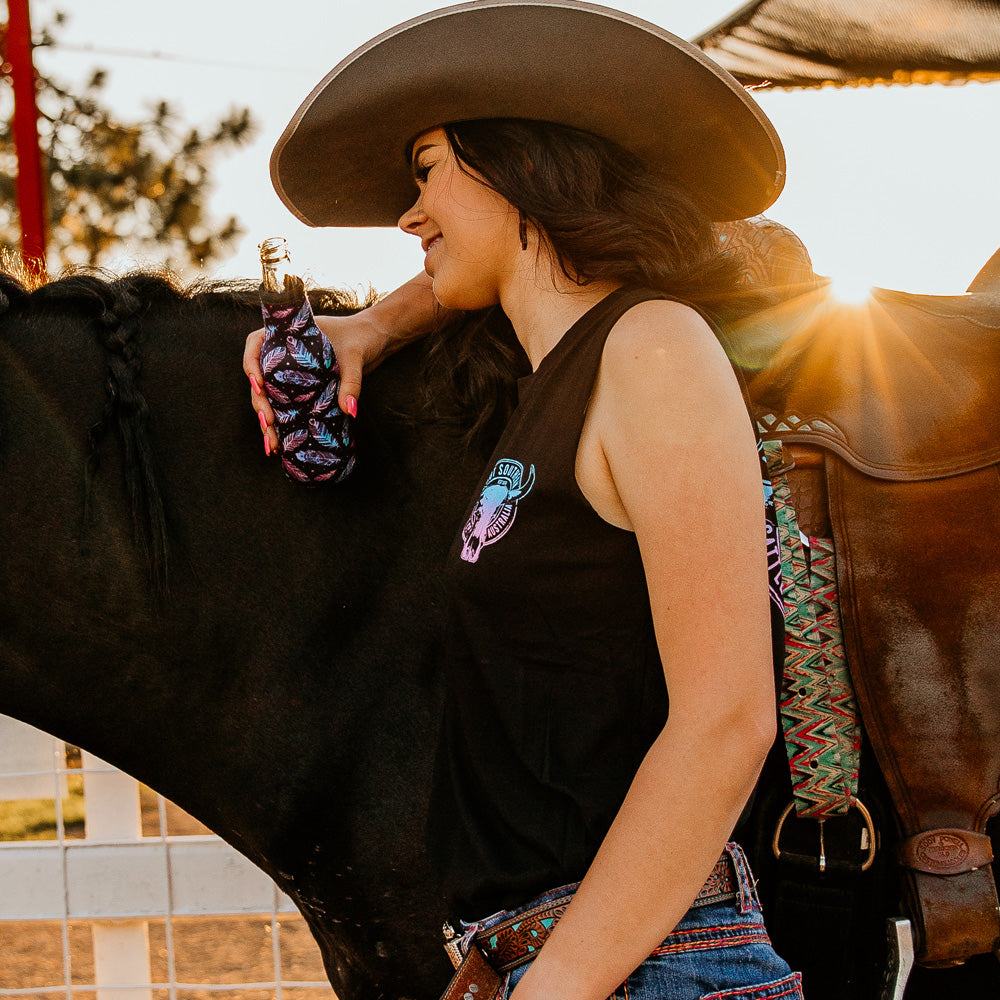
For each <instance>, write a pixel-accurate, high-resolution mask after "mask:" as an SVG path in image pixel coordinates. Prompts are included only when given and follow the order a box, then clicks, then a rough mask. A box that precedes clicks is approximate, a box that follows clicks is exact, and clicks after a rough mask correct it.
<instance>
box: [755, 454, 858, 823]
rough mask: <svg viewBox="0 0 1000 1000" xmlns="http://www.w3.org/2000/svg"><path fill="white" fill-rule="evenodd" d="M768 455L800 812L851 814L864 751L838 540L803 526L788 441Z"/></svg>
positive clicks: (791, 754) (784, 692)
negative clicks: (843, 612) (809, 534)
mask: <svg viewBox="0 0 1000 1000" xmlns="http://www.w3.org/2000/svg"><path fill="white" fill-rule="evenodd" d="M764 454H765V457H766V459H767V468H768V475H769V476H770V479H771V486H772V489H773V491H774V503H775V513H776V515H777V519H778V534H779V538H780V542H781V569H782V575H783V577H784V599H785V628H786V638H785V669H784V676H783V679H782V688H781V725H782V730H783V732H784V737H785V750H786V752H787V754H788V766H789V770H790V771H791V775H792V786H793V789H794V800H795V812H796V814H797V815H798V816H807V817H811V818H812V819H818V820H824V819H828V818H829V817H831V816H843V815H844V814H845V813H846V812H847V811H848V809H850V807H851V805H852V804H853V803H854V802H855V800H856V799H857V794H858V765H859V758H860V752H861V726H860V723H859V720H858V709H857V704H856V702H855V698H854V688H853V687H852V685H851V678H850V674H849V672H848V668H847V661H846V659H845V658H844V641H843V634H842V632H841V626H840V609H839V605H838V601H837V572H836V561H835V557H834V549H833V542H832V541H831V540H830V539H828V538H806V537H805V536H803V535H802V533H801V532H800V531H799V525H798V520H797V518H796V516H795V508H794V506H793V505H792V501H791V493H790V490H789V486H788V480H787V478H786V476H785V471H784V470H785V469H786V463H785V461H784V459H783V457H782V450H781V443H780V442H778V441H766V442H765V443H764Z"/></svg>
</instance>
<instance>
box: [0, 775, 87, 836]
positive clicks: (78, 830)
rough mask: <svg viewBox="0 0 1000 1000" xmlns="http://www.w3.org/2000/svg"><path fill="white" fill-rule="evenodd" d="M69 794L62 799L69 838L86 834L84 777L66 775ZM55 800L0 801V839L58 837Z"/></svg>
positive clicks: (64, 820) (64, 821)
mask: <svg viewBox="0 0 1000 1000" xmlns="http://www.w3.org/2000/svg"><path fill="white" fill-rule="evenodd" d="M66 781H67V788H68V792H69V794H68V795H67V796H66V797H65V798H64V799H63V800H62V810H63V823H64V825H65V829H66V834H67V835H68V836H70V837H74V836H75V837H81V836H83V777H82V776H81V775H78V774H70V775H68V776H67V779H66ZM55 839H56V802H55V799H19V800H15V801H13V802H2V801H0V841H12V840H55Z"/></svg>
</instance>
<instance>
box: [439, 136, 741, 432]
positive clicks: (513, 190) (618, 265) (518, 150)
mask: <svg viewBox="0 0 1000 1000" xmlns="http://www.w3.org/2000/svg"><path fill="white" fill-rule="evenodd" d="M444 131H445V134H446V135H447V137H448V141H449V143H450V144H451V147H452V150H453V151H454V153H455V156H456V158H457V160H458V162H459V164H460V166H462V167H463V168H464V169H466V170H473V171H475V172H476V173H477V174H479V175H480V176H481V177H482V178H483V180H484V181H485V183H486V184H488V185H489V186H490V187H491V188H493V189H494V190H495V191H496V192H497V193H499V194H500V195H502V196H503V197H504V198H505V199H506V200H507V201H508V202H510V204H511V205H512V206H513V207H514V208H515V209H517V210H518V212H519V213H520V214H521V217H522V219H523V220H525V222H527V223H531V224H532V225H533V226H534V227H536V228H537V230H538V232H539V234H540V237H541V240H542V241H543V244H544V245H545V246H547V247H548V249H549V250H550V251H551V255H552V259H553V261H554V264H555V266H557V267H559V268H560V269H561V270H562V272H563V273H564V274H565V275H566V276H567V277H568V278H569V279H570V280H571V281H573V282H575V283H576V284H579V285H586V284H590V283H592V282H596V281H614V282H619V283H621V284H625V285H632V286H638V287H644V288H652V289H655V290H657V291H662V292H666V293H667V294H669V295H671V296H673V297H675V298H678V299H682V300H684V301H686V302H689V303H691V304H692V305H694V306H697V307H699V308H700V309H702V311H704V312H705V313H707V314H708V315H710V316H711V315H712V314H713V313H714V312H715V311H716V309H717V307H718V304H719V303H721V302H724V301H725V299H726V297H727V295H729V294H730V293H732V292H733V291H734V290H735V289H736V287H737V286H738V284H739V281H740V268H739V265H738V264H737V262H736V261H735V260H734V259H733V258H732V257H731V256H730V255H727V254H726V253H724V252H723V251H722V250H721V249H720V245H719V242H718V240H717V237H716V234H715V231H714V229H713V227H712V223H711V221H710V220H709V219H708V218H707V217H706V216H705V215H704V214H703V213H702V212H701V210H700V209H699V208H698V207H697V205H695V204H694V202H693V201H692V200H691V199H690V197H688V195H687V194H686V193H685V192H684V191H683V190H681V189H680V188H679V187H678V186H677V185H676V184H675V183H673V182H672V181H671V180H669V179H668V178H664V177H661V176H659V175H654V174H651V173H650V172H649V171H648V170H646V168H645V167H644V166H643V164H642V162H641V161H640V160H639V159H637V158H636V157H635V156H633V155H632V154H631V153H629V152H627V151H626V150H624V149H622V148H621V147H620V146H618V145H616V144H615V143H613V142H611V141H609V140H607V139H603V138H601V137H600V136H596V135H593V134H592V133H589V132H583V131H580V130H579V129H575V128H570V127H569V126H565V125H557V124H554V123H552V122H542V121H529V120H526V119H517V118H503V119H482V120H475V121H466V122H456V123H452V124H448V125H445V126H444ZM524 371H525V358H524V356H523V352H521V351H520V347H519V345H518V344H517V341H516V338H515V337H514V336H513V331H512V330H511V329H510V324H509V323H508V322H507V321H506V317H504V315H503V313H502V312H501V310H500V309H499V308H498V307H494V308H493V309H492V310H486V311H485V313H483V314H480V315H478V316H467V317H466V318H465V320H464V322H456V323H451V324H449V325H448V326H447V327H445V328H444V329H443V330H442V331H441V332H440V333H439V334H438V335H437V336H436V337H434V338H433V339H432V340H431V341H430V343H429V353H428V387H429V394H430V395H431V397H432V398H433V399H434V401H435V402H434V409H435V411H436V412H437V413H438V414H439V415H442V416H445V417H448V418H450V419H452V420H454V421H456V422H459V423H462V424H463V425H464V427H465V428H466V430H467V438H468V440H469V441H479V442H480V443H482V444H488V442H489V439H490V438H492V437H494V436H495V434H496V433H498V431H499V429H500V428H502V426H503V423H504V422H505V420H506V417H507V415H508V413H509V410H510V406H511V402H512V390H513V385H514V381H515V380H516V378H517V376H518V375H520V374H523V373H524Z"/></svg>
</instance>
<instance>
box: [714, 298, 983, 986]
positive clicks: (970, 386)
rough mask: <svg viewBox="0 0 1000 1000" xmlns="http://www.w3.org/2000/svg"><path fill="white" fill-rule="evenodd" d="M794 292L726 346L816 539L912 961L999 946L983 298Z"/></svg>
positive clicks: (950, 958)
mask: <svg viewBox="0 0 1000 1000" xmlns="http://www.w3.org/2000/svg"><path fill="white" fill-rule="evenodd" d="M792 291H793V292H798V293H801V294H785V295H781V296H776V297H774V299H773V302H772V304H771V307H770V308H768V309H765V310H764V311H762V312H756V313H752V314H751V315H749V316H747V317H746V318H745V319H743V320H742V321H740V322H737V323H736V324H735V326H734V330H733V333H732V335H731V343H730V344H728V345H727V346H728V347H729V351H730V355H731V358H732V360H733V361H734V364H735V365H736V366H737V368H739V369H741V370H742V371H743V373H744V376H745V379H746V382H747V385H748V395H749V398H750V404H751V407H752V409H753V411H754V413H755V415H756V418H757V421H758V427H759V430H760V432H761V436H762V437H763V438H765V439H772V440H775V439H776V440H780V441H781V442H782V443H783V445H784V446H785V447H786V451H787V453H788V454H789V455H790V456H791V458H792V459H793V460H794V462H795V467H794V468H792V470H791V471H790V472H789V474H788V480H789V484H790V487H791V490H792V495H793V498H794V499H795V506H796V508H797V510H798V516H799V520H800V522H801V523H803V525H804V527H803V531H804V532H805V533H806V534H815V535H817V536H825V537H832V538H833V541H834V547H835V551H836V562H837V583H838V593H839V601H840V610H841V619H842V627H843V634H844V643H845V651H846V654H847V660H848V663H849V667H850V673H851V678H852V681H853V683H854V686H855V691H856V696H857V700H858V706H859V710H860V714H861V718H862V721H863V724H864V727H865V731H866V733H867V735H868V738H869V741H870V743H871V744H872V747H873V749H874V752H875V755H876V757H877V760H878V762H879V765H880V767H881V769H882V771H883V774H884V777H885V779H886V781H887V784H888V787H889V790H890V794H891V796H892V799H893V804H894V806H895V811H896V813H897V814H898V818H899V824H900V828H901V829H900V843H899V844H898V846H897V858H898V861H899V864H900V865H901V866H902V869H903V871H904V873H905V883H906V886H907V899H906V901H905V905H906V908H907V909H908V911H909V916H910V917H911V919H912V920H913V923H914V929H915V935H916V944H917V960H918V962H919V963H920V964H922V965H931V966H934V965H949V964H955V963H958V962H962V961H964V960H965V959H966V958H968V957H969V956H971V955H975V954H981V953H988V952H991V951H996V949H997V948H998V947H1000V912H998V908H997V890H996V885H995V882H994V877H993V871H992V867H991V861H992V858H993V853H992V848H991V841H990V839H989V837H988V836H987V835H986V823H987V821H988V820H989V819H990V818H991V817H993V816H995V815H996V814H997V813H998V812H1000V405H998V401H1000V296H998V295H996V294H995V293H994V292H993V290H992V289H989V290H988V291H986V292H984V293H976V294H967V295H963V296H955V297H941V296H922V295H910V294H904V293H901V292H893V291H887V290H874V291H873V293H872V296H871V298H870V299H869V301H868V302H867V303H866V304H865V305H863V306H855V307H850V306H844V305H839V304H838V303H836V302H835V300H834V299H833V298H832V296H831V295H830V294H829V292H828V290H827V289H826V288H824V287H822V284H821V283H813V285H812V287H808V283H803V284H801V285H799V286H798V287H797V288H794V289H793V290H792ZM799 508H801V509H799Z"/></svg>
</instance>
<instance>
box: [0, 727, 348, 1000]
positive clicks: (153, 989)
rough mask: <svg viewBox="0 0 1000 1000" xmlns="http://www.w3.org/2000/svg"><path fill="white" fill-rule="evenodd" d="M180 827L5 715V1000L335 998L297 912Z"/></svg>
mask: <svg viewBox="0 0 1000 1000" xmlns="http://www.w3.org/2000/svg"><path fill="white" fill-rule="evenodd" d="M81 811H82V812H83V815H84V817H85V818H84V823H83V827H84V828H83V829H82V830H81V829H80V822H79V814H80V812H81ZM46 813H48V814H49V816H50V818H49V816H47V815H46ZM39 815H41V818H40V819H39V818H38V817H39ZM178 817H180V820H181V825H183V826H186V827H187V828H188V829H190V828H191V827H196V826H197V824H195V823H194V821H193V820H191V819H190V817H187V816H186V815H185V814H183V813H180V811H179V810H177V809H176V807H174V806H173V805H172V804H170V803H168V802H167V801H166V800H164V799H163V798H162V796H155V795H154V794H153V793H150V792H148V790H147V791H144V792H143V795H142V800H141V799H140V787H139V785H138V784H137V783H136V782H135V781H134V780H133V779H132V778H130V777H128V776H127V775H125V774H122V773H121V772H120V771H117V770H115V769H114V768H112V767H111V766H110V765H108V764H106V763H104V762H103V761H101V760H99V759H98V758H96V757H93V756H92V755H90V754H87V753H83V754H82V755H81V754H79V753H78V752H77V751H75V748H68V747H67V746H66V745H65V744H64V743H62V742H61V741H59V740H57V739H55V738H54V737H51V736H49V735H47V734H43V733H40V732H39V731H38V730H35V729H32V728H31V727H29V726H25V725H24V724H23V723H20V722H16V721H15V720H13V719H9V718H7V717H5V716H0V887H2V890H0V956H2V958H0V998H5V997H21V998H25V997H30V998H36V997H37V998H39V1000H41V998H43V997H59V996H63V997H66V998H67V1000H73V998H76V1000H79V998H80V997H85V998H88V1000H89V998H91V997H93V998H95V1000H154V998H155V1000H202V998H207V997H212V996H216V995H221V996H228V997H232V998H235V1000H265V998H268V1000H269V998H271V997H274V998H277V1000H284V998H286V997H287V998H288V1000H335V996H334V993H333V991H332V989H331V988H330V986H329V985H328V983H327V981H326V979H325V978H324V977H323V970H322V962H321V961H320V958H319V953H318V949H317V948H316V946H315V943H314V942H313V941H312V939H311V937H310V936H309V934H308V930H307V929H306V927H305V924H304V921H303V920H302V918H301V916H299V915H298V912H297V910H296V909H295V905H294V904H293V903H292V901H291V900H290V899H289V898H288V897H287V896H286V895H285V894H284V893H282V892H280V891H279V890H278V889H277V887H276V886H275V885H274V883H273V882H272V881H271V880H270V879H269V878H268V877H267V876H266V875H265V874H264V873H263V872H262V871H260V869H258V868H256V867H255V866H254V865H253V864H251V862H249V861H248V860H247V859H246V858H244V857H243V856H242V855H240V854H239V853H237V852H236V851H235V850H234V849H233V848H231V847H230V846H229V845H228V844H226V843H225V842H224V841H222V840H221V839H220V838H218V837H216V836H214V835H211V834H209V833H208V832H207V831H205V830H204V828H202V829H201V831H200V832H197V833H191V832H188V833H184V834H178V833H175V832H171V830H172V826H176V825H177V821H178ZM151 828H152V829H151ZM144 831H145V832H144ZM13 837H16V838H18V839H11V838H13ZM54 938H58V946H54V944H53V940H54ZM195 956H196V957H197V958H195ZM199 963H200V964H199ZM192 972H194V973H195V974H194V976H192V975H191V973H192ZM15 977H16V980H17V981H15Z"/></svg>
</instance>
